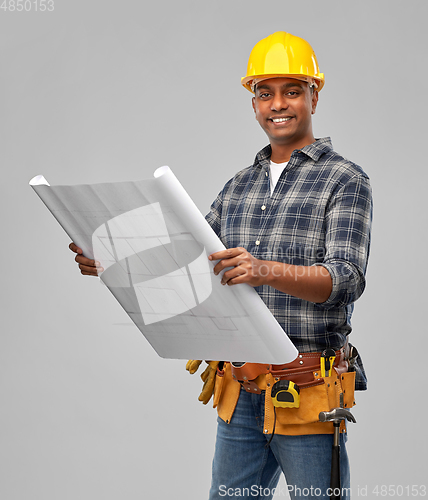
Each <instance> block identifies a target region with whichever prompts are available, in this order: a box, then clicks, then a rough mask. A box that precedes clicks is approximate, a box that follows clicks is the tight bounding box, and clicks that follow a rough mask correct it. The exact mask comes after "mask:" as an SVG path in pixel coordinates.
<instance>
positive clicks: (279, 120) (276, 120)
mask: <svg viewBox="0 0 428 500" xmlns="http://www.w3.org/2000/svg"><path fill="white" fill-rule="evenodd" d="M288 120H291V118H272V121H273V122H274V123H281V122H288Z"/></svg>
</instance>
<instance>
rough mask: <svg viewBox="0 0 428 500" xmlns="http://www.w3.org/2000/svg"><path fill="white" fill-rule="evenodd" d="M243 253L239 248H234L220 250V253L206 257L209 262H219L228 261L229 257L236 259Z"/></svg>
mask: <svg viewBox="0 0 428 500" xmlns="http://www.w3.org/2000/svg"><path fill="white" fill-rule="evenodd" d="M243 251H245V250H244V249H243V248H241V247H236V248H227V249H226V250H220V252H214V253H212V254H211V255H209V256H208V258H209V259H210V260H221V259H229V258H231V257H236V256H237V255H239V254H241V253H242V252H243Z"/></svg>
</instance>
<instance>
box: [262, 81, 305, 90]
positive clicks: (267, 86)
mask: <svg viewBox="0 0 428 500" xmlns="http://www.w3.org/2000/svg"><path fill="white" fill-rule="evenodd" d="M291 87H299V88H300V89H302V90H303V85H301V84H300V83H299V82H296V83H294V82H293V83H286V84H284V85H283V86H282V88H283V89H289V88H291ZM256 88H257V90H260V89H268V90H271V89H272V87H271V86H270V85H268V84H267V83H263V82H261V83H260V84H258V85H257V86H256Z"/></svg>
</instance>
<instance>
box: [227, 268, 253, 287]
mask: <svg viewBox="0 0 428 500" xmlns="http://www.w3.org/2000/svg"><path fill="white" fill-rule="evenodd" d="M247 274H248V272H247V271H246V270H245V269H243V268H242V267H234V268H233V269H230V270H229V271H226V272H225V273H224V274H223V276H222V277H221V284H222V285H226V284H227V285H234V284H235V283H236V281H234V280H236V279H237V278H241V277H243V276H244V277H245V276H246V275H247ZM239 282H240V283H243V281H242V280H240V281H239Z"/></svg>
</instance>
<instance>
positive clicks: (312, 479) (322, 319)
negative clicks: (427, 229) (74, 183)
mask: <svg viewBox="0 0 428 500" xmlns="http://www.w3.org/2000/svg"><path fill="white" fill-rule="evenodd" d="M242 84H243V85H244V86H245V87H246V88H247V89H248V90H250V91H251V92H253V93H254V97H253V99H252V105H253V109H254V112H255V118H256V120H257V121H258V122H259V124H260V126H261V127H262V128H263V130H264V131H265V133H266V135H267V136H268V138H269V146H267V147H265V148H264V149H263V150H262V151H260V152H259V153H258V154H257V156H256V159H255V162H254V164H253V165H252V166H250V167H248V168H246V169H244V170H241V171H240V172H238V173H237V174H236V175H235V176H234V177H233V178H232V179H231V180H230V181H229V182H227V184H226V185H225V186H224V188H223V190H222V191H221V192H220V193H219V195H218V196H217V199H216V200H215V201H214V203H213V205H212V206H211V210H210V212H209V214H208V215H207V217H206V218H207V221H208V222H209V224H210V225H211V227H212V228H213V230H214V231H215V232H216V233H217V234H218V236H219V237H220V239H221V240H222V241H223V243H224V244H225V246H226V248H227V250H224V251H221V252H217V253H215V254H212V255H211V256H210V257H209V258H210V259H211V260H213V261H218V262H217V263H216V265H215V267H214V272H215V274H219V273H220V274H221V275H222V278H221V282H222V284H224V285H226V286H235V285H238V284H240V283H247V284H249V285H251V286H253V287H255V289H256V290H257V292H258V293H259V295H260V296H261V298H262V299H263V300H264V302H265V303H266V305H267V306H268V307H269V309H270V310H271V312H272V313H273V315H274V316H275V317H276V319H277V320H278V322H279V324H280V325H281V326H282V327H283V328H284V330H285V331H286V332H287V334H288V335H289V337H290V338H291V340H292V341H293V342H294V344H295V345H296V347H297V348H298V350H299V353H300V354H299V357H298V359H297V360H296V361H295V362H293V363H290V364H288V365H281V366H272V365H271V366H266V365H257V364H254V363H252V364H249V363H246V364H244V365H243V366H241V365H242V363H229V362H221V363H220V364H219V363H218V362H213V361H211V362H209V365H208V367H207V369H206V370H205V372H204V373H203V375H202V378H203V380H204V382H205V384H204V388H203V391H202V393H201V396H200V398H199V399H200V400H201V401H203V402H204V403H205V404H206V403H207V402H208V401H209V399H210V398H211V396H212V393H213V392H214V406H217V408H218V414H219V418H218V433H217V442H216V451H215V456H214V461H213V479H212V485H211V490H210V499H211V500H213V499H216V498H225V497H226V498H232V497H235V496H239V497H241V498H272V496H273V493H274V488H275V486H276V485H277V482H278V479H279V476H280V472H281V470H282V471H283V472H284V474H285V476H286V479H287V484H288V489H289V492H290V496H291V498H293V499H294V498H301V497H305V498H313V499H315V498H328V497H329V496H330V492H329V491H328V488H329V486H330V465H331V447H332V433H333V426H332V425H331V424H327V423H321V422H319V421H318V414H319V412H320V411H329V410H331V409H332V408H334V407H336V406H339V405H342V406H344V407H348V408H349V407H352V406H353V404H354V401H353V394H354V383H355V384H356V388H357V389H360V390H363V389H366V378H365V373H364V368H363V365H362V363H361V360H360V358H355V356H352V355H351V354H350V353H352V350H351V349H350V344H349V343H348V342H347V338H348V335H349V333H350V332H351V326H350V319H351V315H352V310H353V302H354V301H355V300H357V299H358V297H359V296H360V295H361V294H362V292H363V290H364V287H365V278H364V275H365V270H366V266H367V259H368V253H369V244H370V226H371V190H370V185H369V180H368V177H367V175H366V174H365V173H364V172H363V170H362V169H361V168H360V167H359V166H357V165H355V164H353V163H352V162H350V161H348V160H346V159H344V158H343V157H342V156H340V155H339V154H338V153H336V152H335V151H334V150H333V149H332V145H331V142H330V140H329V139H328V138H325V139H317V140H316V139H315V137H314V135H313V130H312V114H314V113H315V111H316V107H317V103H318V92H319V91H320V90H321V89H322V87H323V85H324V75H323V74H322V73H320V72H319V68H318V63H317V60H316V57H315V54H314V53H313V50H312V48H311V47H310V45H309V44H308V43H307V42H306V41H305V40H302V39H301V38H298V37H295V36H293V35H290V34H289V33H284V32H277V33H274V34H272V35H270V36H269V37H267V38H265V39H263V40H261V41H260V42H259V43H258V44H257V45H256V46H255V47H254V48H253V51H252V52H251V55H250V59H249V62H248V68H247V75H246V77H244V78H243V79H242ZM70 248H71V250H73V251H74V252H76V253H78V255H77V256H76V261H77V262H78V263H79V267H80V269H81V272H82V274H89V275H96V274H97V269H96V266H95V264H96V263H95V262H94V261H92V260H90V259H86V258H85V257H84V256H83V255H81V250H80V249H78V248H77V247H76V246H75V245H74V244H71V245H70ZM327 349H329V351H328V350H327ZM329 360H330V361H329ZM239 361H242V360H239ZM200 363H201V362H200V361H194V360H190V361H189V363H188V364H187V369H188V370H189V371H190V373H194V372H195V371H196V370H197V368H198V366H199V365H200ZM329 363H331V365H330V364H329ZM351 364H352V365H353V366H351V367H350V365H351ZM234 365H235V366H234ZM333 365H334V367H333ZM348 367H350V368H351V370H352V371H351V370H350V371H347V370H348ZM278 381H287V382H286V384H287V386H286V387H287V390H286V391H285V392H287V391H288V393H289V394H288V396H290V397H291V400H290V402H289V403H283V405H282V406H281V405H280V404H278V401H275V397H274V392H275V391H274V388H275V384H276V383H277V382H278ZM281 387H283V386H281ZM288 396H287V397H288ZM287 405H288V406H287ZM344 427H345V426H342V429H341V430H342V433H341V436H340V444H341V470H340V473H341V481H342V484H341V485H342V489H343V496H342V498H347V489H348V488H349V485H350V479H349V477H350V476H349V464H348V458H347V454H346V447H345V443H346V429H345V428H344Z"/></svg>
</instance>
